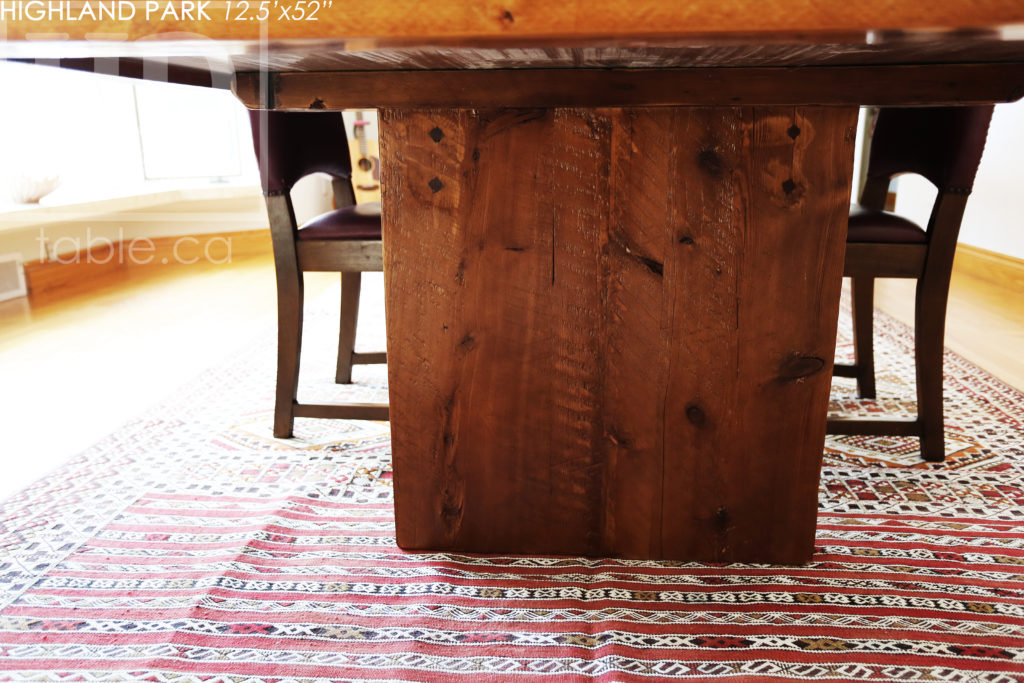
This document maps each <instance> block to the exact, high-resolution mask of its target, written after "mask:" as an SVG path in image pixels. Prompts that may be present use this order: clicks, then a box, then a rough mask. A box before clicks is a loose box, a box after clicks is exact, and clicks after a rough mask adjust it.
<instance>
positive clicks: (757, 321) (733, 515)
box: [381, 107, 856, 563]
mask: <svg viewBox="0 0 1024 683" xmlns="http://www.w3.org/2000/svg"><path fill="white" fill-rule="evenodd" d="M381 122H382V125H381V132H382V149H383V159H384V163H383V165H382V166H383V170H384V173H385V175H384V178H383V182H382V185H383V188H384V206H385V214H384V258H385V283H386V293H387V303H388V313H387V327H388V360H389V373H390V387H391V397H390V403H391V420H392V423H391V424H392V438H393V461H394V478H395V516H396V525H397V537H398V543H399V545H400V546H402V547H403V548H408V549H433V550H453V551H476V552H491V553H516V554H519V553H550V554H572V555H576V554H581V555H612V556H620V557H631V558H656V559H672V560H703V561H719V562H732V561H750V562H773V563H801V562H805V561H807V560H808V559H809V558H810V556H811V554H812V552H813V545H814V528H815V520H816V505H817V492H818V478H819V471H820V466H821V457H822V446H823V443H824V435H825V413H826V406H827V402H828V392H829V384H830V371H831V368H832V359H833V352H834V347H835V329H836V318H837V314H838V302H839V292H840V285H841V276H842V266H843V253H844V242H845V234H846V216H847V211H848V204H849V196H850V180H851V166H852V157H853V146H854V138H855V127H856V109H855V108H852V107H711V108H651V109H608V110H596V111H593V110H574V109H530V110H518V109H517V110H497V109H495V110H447V109H446V110H418V111H403V110H390V109H385V110H382V111H381Z"/></svg>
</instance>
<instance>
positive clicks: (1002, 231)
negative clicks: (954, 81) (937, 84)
mask: <svg viewBox="0 0 1024 683" xmlns="http://www.w3.org/2000/svg"><path fill="white" fill-rule="evenodd" d="M895 189H896V211H897V213H900V214H902V215H905V216H907V217H908V218H912V219H914V220H916V221H918V222H919V224H921V225H925V224H926V223H927V221H928V213H929V210H930V209H931V204H932V201H934V198H935V188H934V187H932V185H931V183H929V182H928V181H927V180H924V179H923V178H920V177H918V176H901V177H900V178H898V179H897V181H896V185H895ZM960 242H961V243H962V244H970V245H972V246H975V247H981V248H983V249H988V250H989V251H996V252H999V253H1002V254H1007V255H1009V256H1013V257H1015V258H1018V259H1024V101H1019V102H1014V103H1012V104H1000V105H997V106H996V111H995V114H994V115H993V117H992V126H991V128H990V129H989V133H988V141H987V142H986V144H985V154H984V156H983V157H982V159H981V167H980V168H979V169H978V177H977V180H976V181H975V183H974V192H973V193H972V194H971V198H970V200H969V201H968V203H967V212H966V213H965V214H964V222H963V225H962V227H961V229H960Z"/></svg>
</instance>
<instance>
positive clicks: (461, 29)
mask: <svg viewBox="0 0 1024 683" xmlns="http://www.w3.org/2000/svg"><path fill="white" fill-rule="evenodd" d="M133 4H136V5H138V12H137V16H135V17H133V18H132V20H130V21H116V20H99V21H89V20H87V21H73V20H72V21H61V20H55V21H45V22H40V21H32V20H30V19H29V18H22V17H17V16H15V17H10V18H7V26H6V31H7V39H8V40H24V39H26V38H30V37H36V38H37V39H38V37H40V36H44V35H55V34H56V35H64V36H67V37H69V38H71V39H74V40H87V39H88V38H89V37H92V38H93V39H97V37H100V36H103V35H104V34H106V35H108V36H118V37H121V39H123V40H124V39H126V40H138V39H140V38H152V37H153V36H156V35H161V34H186V35H188V34H191V36H193V37H203V38H208V39H214V40H258V39H260V38H261V37H265V38H268V39H271V40H283V39H301V38H347V39H351V38H358V39H362V40H367V41H388V40H398V39H401V40H417V41H430V40H432V39H433V40H436V39H438V38H449V39H452V38H462V39H466V38H491V39H499V40H500V39H509V38H511V39H519V40H522V39H527V38H551V37H560V36H572V35H581V36H587V37H591V38H603V37H605V36H609V35H617V36H621V37H623V38H629V37H634V38H635V37H643V36H657V35H679V34H682V35H687V34H695V33H696V34H720V33H734V32H754V33H773V32H813V31H852V30H868V29H884V28H906V29H912V28H936V27H939V28H966V27H979V26H999V25H1007V24H1013V23H1020V22H1021V21H1024V10H1022V8H1021V6H1020V4H1019V3H1018V2H1015V1H1013V0H973V1H970V2H965V1H963V0H936V1H934V2H930V3H906V2H902V1H901V0H863V1H862V2H859V3H842V2H827V3H822V2H818V1H815V0H789V1H788V2H780V1H779V0H762V1H761V2H757V3H755V2H752V1H751V0H688V2H662V1H661V0H632V1H631V2H622V0H564V1H563V2H559V3H550V2H546V1H545V0H504V1H503V2H494V1H492V0H487V1H476V2H467V1H466V0H435V1H434V2H431V3H430V4H429V5H424V4H422V3H420V2H418V1H417V0H379V1H378V2H375V3H372V4H368V3H362V4H353V3H345V2H334V3H333V4H332V5H331V6H330V7H326V6H325V7H323V8H322V9H321V10H320V11H319V12H318V14H317V15H316V17H315V20H313V21H295V20H284V19H283V18H282V16H281V13H280V11H279V8H277V7H275V8H274V9H275V10H277V11H273V12H272V13H271V15H270V17H269V20H268V21H266V22H260V21H252V20H247V19H248V16H242V17H241V18H240V19H239V20H234V19H235V18H237V17H238V14H239V13H238V9H240V8H239V7H236V6H235V5H231V7H232V8H233V9H234V11H231V14H230V15H229V14H227V12H228V8H229V5H228V3H225V2H211V3H210V4H209V6H208V15H209V17H210V18H209V19H206V18H203V17H200V16H198V15H196V16H192V17H188V16H184V15H182V16H164V15H163V14H162V13H157V14H154V15H153V16H149V17H147V16H145V15H144V13H143V8H144V6H143V3H141V2H137V3H133ZM178 4H179V3H176V5H178ZM255 4H256V3H251V5H252V6H253V8H252V9H251V10H250V12H249V15H252V14H254V13H255ZM288 4H289V5H291V4H293V3H288ZM320 4H324V3H320ZM163 6H164V3H161V5H160V7H161V10H162V8H163ZM227 17H231V20H228V18H227Z"/></svg>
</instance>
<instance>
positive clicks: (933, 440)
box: [914, 279, 948, 462]
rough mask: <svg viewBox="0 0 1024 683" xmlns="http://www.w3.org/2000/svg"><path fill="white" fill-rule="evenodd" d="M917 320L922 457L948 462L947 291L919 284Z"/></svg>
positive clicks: (915, 341)
mask: <svg viewBox="0 0 1024 683" xmlns="http://www.w3.org/2000/svg"><path fill="white" fill-rule="evenodd" d="M917 286H918V291H917V305H916V312H915V320H914V352H915V359H914V361H915V364H916V367H917V421H918V424H919V425H920V428H921V456H922V457H923V458H924V459H925V460H927V461H929V462H942V461H943V460H945V458H946V444H945V440H944V423H943V411H942V353H943V339H944V336H945V331H946V295H947V291H948V290H947V287H948V285H947V287H943V288H938V289H939V290H940V291H936V288H930V287H928V286H927V283H926V282H925V281H924V280H923V279H922V280H919V281H918V285H917Z"/></svg>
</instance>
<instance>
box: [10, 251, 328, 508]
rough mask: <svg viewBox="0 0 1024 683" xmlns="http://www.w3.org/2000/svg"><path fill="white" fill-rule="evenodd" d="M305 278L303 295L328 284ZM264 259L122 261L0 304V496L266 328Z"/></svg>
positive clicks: (323, 276) (269, 271) (269, 285)
mask: <svg viewBox="0 0 1024 683" xmlns="http://www.w3.org/2000/svg"><path fill="white" fill-rule="evenodd" d="M337 281H338V280H337V275H336V274H332V273H312V274H310V277H308V278H307V288H306V291H307V296H308V298H309V299H312V298H313V297H315V296H316V295H317V294H318V293H320V292H322V291H323V290H325V289H326V288H327V287H329V286H332V285H334V284H335V283H336V282H337ZM274 320H275V291H274V265H273V260H272V258H271V257H270V256H269V255H267V256H261V257H252V258H248V259H241V260H237V259H236V260H235V261H234V262H233V263H232V264H230V265H211V264H195V265H189V266H181V265H179V266H163V267H161V266H153V267H147V268H133V269H130V270H128V271H126V272H121V273H118V274H116V275H115V276H113V277H109V278H105V279H104V280H103V281H102V282H90V283H83V285H82V287H81V288H79V289H78V290H77V291H75V292H74V293H70V294H69V295H68V296H66V297H64V298H61V299H58V300H50V301H45V302H42V303H32V304H31V305H30V303H29V300H28V299H25V298H21V299H14V300H11V301H6V302H0V377H2V378H3V383H2V385H0V425H2V434H3V436H2V441H0V453H3V454H4V456H5V457H4V458H3V465H2V467H3V469H2V470H0V500H2V499H3V498H6V497H7V496H8V495H10V494H11V493H13V492H15V491H17V490H19V489H21V488H23V487H24V486H26V485H28V484H30V483H31V482H32V481H34V480H35V479H37V478H39V477H41V476H44V475H45V474H46V473H47V472H49V471H50V470H52V469H53V468H55V467H57V466H59V465H60V464H61V463H62V462H64V461H65V460H66V459H67V458H69V457H71V456H73V455H75V454H76V453H78V452H79V451H81V450H83V449H85V448H87V447H88V446H89V445H91V444H92V443H94V442H95V441H97V440H99V439H100V438H102V437H103V436H105V435H106V434H109V433H110V432H112V431H114V430H116V429H117V428H118V426H120V425H121V424H122V423H123V422H125V421H126V420H128V419H131V418H132V417H134V416H136V415H138V414H139V413H141V412H143V411H145V410H146V409H147V408H149V407H150V406H152V405H153V404H155V403H157V402H159V401H160V400H161V399H163V398H164V397H165V396H167V395H168V394H169V393H170V392H171V391H172V390H174V389H175V388H176V387H178V386H179V385H182V384H184V383H186V382H188V381H189V380H190V379H191V378H193V377H195V376H196V375H197V374H199V373H200V372H202V371H203V370H204V369H205V368H207V367H209V366H211V365H213V364H215V363H217V362H218V361H220V360H221V359H224V358H226V357H227V356H229V354H230V353H231V352H232V351H233V350H234V349H237V348H238V347H240V346H242V345H244V344H245V342H246V340H247V339H251V338H252V337H253V335H256V334H271V335H272V334H274Z"/></svg>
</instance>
